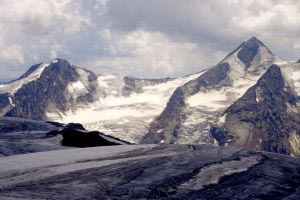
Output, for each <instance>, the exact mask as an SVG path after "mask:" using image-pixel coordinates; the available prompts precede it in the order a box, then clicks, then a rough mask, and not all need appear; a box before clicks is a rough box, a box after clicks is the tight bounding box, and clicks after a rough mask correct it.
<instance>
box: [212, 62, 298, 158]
mask: <svg viewBox="0 0 300 200" xmlns="http://www.w3.org/2000/svg"><path fill="white" fill-rule="evenodd" d="M287 69H288V71H286V70H287ZM294 69H295V70H296V71H294V70H292V71H290V70H291V67H289V68H282V69H281V68H280V67H279V66H277V65H272V66H271V67H270V68H269V69H268V71H267V72H266V73H265V74H264V75H263V76H262V77H261V78H260V79H259V80H258V81H257V83H256V84H255V85H254V86H252V87H251V88H250V89H249V90H248V91H247V92H246V93H245V94H244V95H243V96H242V97H241V98H239V99H238V100H237V101H236V102H234V103H233V104H232V105H231V106H229V108H228V109H227V110H226V111H225V112H224V114H223V116H222V118H223V119H224V123H223V124H221V125H220V126H219V128H216V129H214V130H213V131H212V134H213V136H215V138H216V139H217V140H218V142H219V144H220V145H226V146H236V147H243V148H248V149H256V150H264V151H271V152H277V153H283V154H289V155H294V156H295V155H296V156H299V155H300V143H299V141H300V135H299V133H300V112H299V111H300V107H299V96H298V94H299V88H298V87H299V86H298V87H294V86H293V85H292V84H295V83H296V81H292V80H291V79H290V76H289V75H290V74H287V72H291V73H292V74H293V75H295V74H296V73H297V74H300V65H299V64H298V65H295V68H294ZM293 75H292V76H291V77H293ZM298 78H300V77H299V76H298ZM298 78H297V81H299V79H298ZM220 127H221V129H220Z"/></svg>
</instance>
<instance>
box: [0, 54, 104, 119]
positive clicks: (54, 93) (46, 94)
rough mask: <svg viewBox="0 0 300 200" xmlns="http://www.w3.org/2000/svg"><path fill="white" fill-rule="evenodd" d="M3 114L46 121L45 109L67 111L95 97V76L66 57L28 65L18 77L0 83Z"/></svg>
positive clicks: (47, 116) (46, 110)
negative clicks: (68, 60)
mask: <svg viewBox="0 0 300 200" xmlns="http://www.w3.org/2000/svg"><path fill="white" fill-rule="evenodd" d="M0 92H1V93H2V94H1V95H2V98H1V99H2V101H1V108H2V110H1V113H2V114H3V115H5V116H10V117H20V118H27V119H36V120H48V119H49V118H51V116H49V115H48V112H49V111H56V112H58V111H67V110H69V109H71V108H73V107H74V106H75V105H78V104H79V105H80V104H86V103H88V102H92V101H93V100H95V99H96V98H97V97H98V94H99V93H98V85H97V76H96V75H95V74H94V73H93V72H91V71H88V70H85V69H82V68H77V67H74V66H71V65H70V64H69V63H68V62H67V61H66V60H62V59H56V60H55V61H54V62H52V63H47V64H45V63H41V64H39V65H34V66H32V67H31V68H30V69H29V70H28V71H27V72H26V73H25V74H24V75H22V76H21V77H20V78H19V79H17V80H15V81H13V82H10V83H7V84H3V85H1V86H0Z"/></svg>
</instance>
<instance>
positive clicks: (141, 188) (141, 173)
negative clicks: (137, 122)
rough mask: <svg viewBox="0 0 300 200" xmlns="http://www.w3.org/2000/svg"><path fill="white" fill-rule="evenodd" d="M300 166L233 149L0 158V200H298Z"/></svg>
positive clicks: (102, 150) (103, 150)
mask: <svg viewBox="0 0 300 200" xmlns="http://www.w3.org/2000/svg"><path fill="white" fill-rule="evenodd" d="M299 198H300V160H299V159H296V158H292V157H290V156H285V155H279V154H274V153H266V152H254V151H248V150H241V149H236V148H212V147H208V146H205V145H203V146H197V145H196V146H192V145H162V146H158V145H130V146H127V145H121V146H118V148H116V147H97V148H87V149H68V150H60V151H51V152H42V153H33V154H26V155H18V156H9V157H2V158H0V199H231V200H235V199H299Z"/></svg>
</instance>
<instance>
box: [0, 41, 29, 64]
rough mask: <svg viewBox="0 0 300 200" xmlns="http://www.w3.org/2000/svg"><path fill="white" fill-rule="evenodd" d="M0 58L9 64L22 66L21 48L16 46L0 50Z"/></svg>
mask: <svg viewBox="0 0 300 200" xmlns="http://www.w3.org/2000/svg"><path fill="white" fill-rule="evenodd" d="M0 58H1V59H3V60H6V61H9V62H13V63H17V64H24V56H23V52H22V47H20V46H18V45H12V46H9V47H5V48H4V49H2V50H1V51H0Z"/></svg>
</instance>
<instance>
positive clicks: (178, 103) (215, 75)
mask: <svg viewBox="0 0 300 200" xmlns="http://www.w3.org/2000/svg"><path fill="white" fill-rule="evenodd" d="M229 71H230V66H229V64H228V63H222V64H219V65H217V66H215V67H213V68H211V69H210V70H208V71H207V72H205V73H204V74H202V75H201V76H200V77H199V78H197V79H195V80H192V81H190V82H188V83H186V84H184V85H183V86H182V87H179V88H177V89H176V90H175V92H174V93H173V95H172V96H171V98H170V100H169V102H168V104H167V107H166V108H165V109H164V111H163V112H162V114H161V115H160V116H159V117H158V118H157V119H156V120H155V121H154V122H152V123H151V125H150V129H149V131H148V133H147V134H146V136H145V137H144V138H143V140H142V141H141V143H142V144H151V143H160V142H161V141H162V140H163V141H164V142H165V143H170V142H171V140H172V138H173V137H176V135H177V133H176V132H177V129H178V128H179V126H180V124H181V121H182V114H183V110H184V107H185V98H186V97H189V96H191V95H193V94H196V93H197V92H199V91H200V90H201V89H205V88H212V87H216V86H218V85H220V84H229V83H230V80H229V79H228V73H229ZM160 130H161V131H160Z"/></svg>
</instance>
